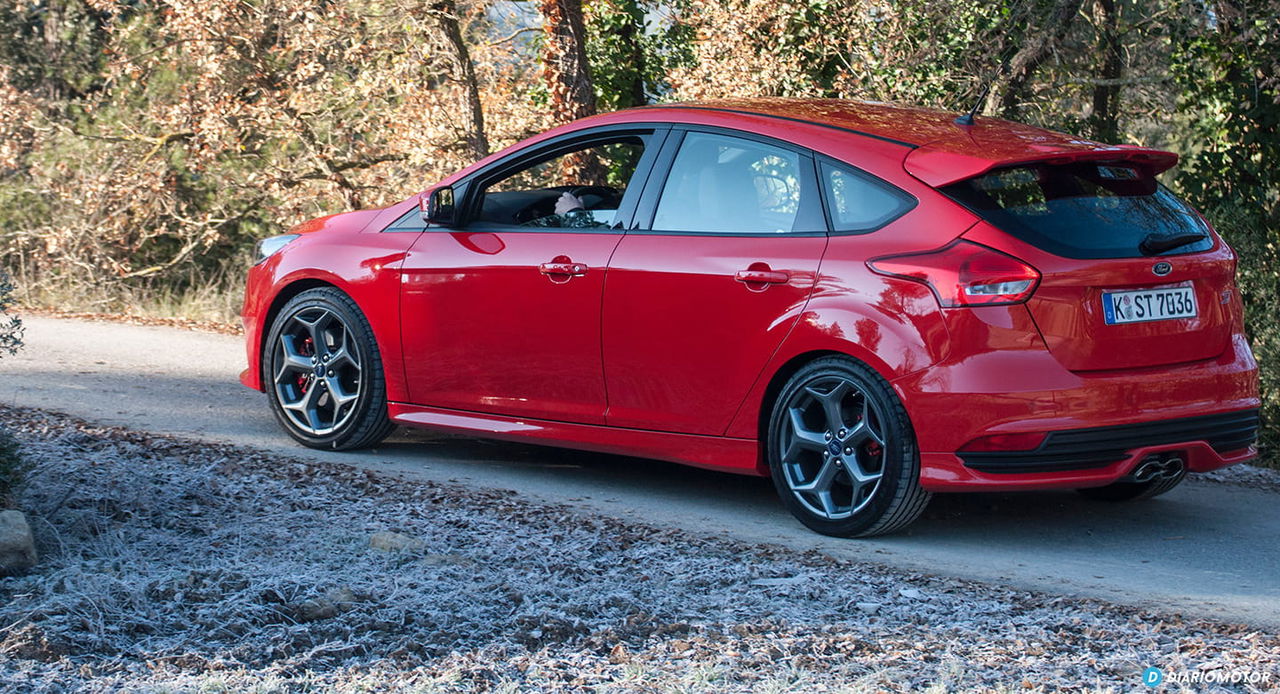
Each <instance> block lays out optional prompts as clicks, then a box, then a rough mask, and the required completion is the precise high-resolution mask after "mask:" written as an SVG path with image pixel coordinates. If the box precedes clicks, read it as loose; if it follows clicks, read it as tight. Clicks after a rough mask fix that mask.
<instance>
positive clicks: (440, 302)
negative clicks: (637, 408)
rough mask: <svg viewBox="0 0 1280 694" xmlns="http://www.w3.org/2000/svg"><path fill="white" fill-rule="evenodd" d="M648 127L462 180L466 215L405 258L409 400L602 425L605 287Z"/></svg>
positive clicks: (554, 149)
mask: <svg viewBox="0 0 1280 694" xmlns="http://www.w3.org/2000/svg"><path fill="white" fill-rule="evenodd" d="M651 137H652V134H651V133H646V132H627V133H621V134H611V135H607V136H605V137H604V139H600V137H599V136H597V137H595V139H592V140H591V141H589V142H579V143H577V144H573V143H571V144H570V145H569V150H570V151H566V146H565V145H563V144H558V145H548V146H540V147H539V151H538V152H535V153H533V154H532V155H531V158H521V159H519V160H518V161H516V162H515V163H514V164H512V163H509V162H508V163H505V164H504V163H503V162H499V164H497V165H496V167H498V168H497V170H496V171H491V172H489V173H485V172H482V173H480V174H478V175H477V177H474V178H472V179H471V180H469V181H467V182H466V183H465V185H466V186H468V187H469V188H470V189H471V191H473V192H472V193H471V194H470V195H467V194H464V200H465V201H464V202H462V204H461V205H460V206H461V207H462V208H463V209H465V210H469V213H468V214H466V217H467V218H466V219H465V220H464V221H463V225H462V226H460V227H459V228H454V229H437V228H428V229H427V230H426V232H425V233H423V234H422V235H421V236H420V237H419V238H418V240H417V242H416V243H415V244H414V246H413V248H412V249H411V250H410V252H409V256H408V258H406V259H405V262H404V266H403V268H404V269H403V273H404V277H403V281H402V287H403V289H402V296H401V322H402V324H403V335H404V338H403V339H404V352H405V363H406V366H405V371H406V377H407V380H408V384H409V392H410V397H411V398H412V400H413V402H414V403H415V404H420V405H427V406H432V407H440V408H448V409H456V410H465V411H469V412H481V413H492V414H500V415H511V416H523V417H531V418H537V419H547V420H556V421H565V422H579V423H595V424H599V423H603V422H604V410H605V387H604V374H603V366H602V363H601V356H600V300H601V293H602V291H603V288H604V284H605V273H606V270H607V268H608V264H609V258H610V256H611V255H612V253H613V251H614V248H615V247H616V246H617V245H618V241H619V240H620V239H621V238H622V224H621V222H622V221H623V220H622V217H626V218H628V219H629V218H630V214H629V213H628V212H627V210H628V209H629V208H634V202H631V198H632V197H634V196H638V195H639V191H638V190H636V191H631V190H630V183H631V178H632V176H633V175H634V174H635V173H636V171H637V170H643V169H642V165H644V166H647V161H648V160H647V159H645V158H644V156H643V155H644V152H645V150H646V145H647V143H648V142H649V141H650V139H651ZM547 147H551V149H550V150H548V149H547ZM650 158H652V157H650ZM504 161H505V160H504ZM459 187H461V186H459Z"/></svg>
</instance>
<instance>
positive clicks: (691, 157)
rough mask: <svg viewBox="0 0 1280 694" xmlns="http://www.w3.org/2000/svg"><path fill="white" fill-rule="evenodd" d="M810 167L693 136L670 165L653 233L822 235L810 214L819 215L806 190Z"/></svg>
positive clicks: (753, 147)
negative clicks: (657, 231)
mask: <svg viewBox="0 0 1280 694" xmlns="http://www.w3.org/2000/svg"><path fill="white" fill-rule="evenodd" d="M807 166H811V164H810V160H809V159H807V158H803V157H801V156H800V155H799V154H797V153H796V152H793V151H791V150H788V149H783V148H781V147H774V146H772V145H768V144H765V143H763V142H758V141H755V140H749V139H744V138H739V137H732V136H728V135H719V134H712V133H702V132H690V133H689V134H687V135H686V136H685V138H684V141H683V142H682V143H681V145H680V151H679V153H678V154H677V155H676V158H675V162H674V163H673V164H672V165H671V173H670V174H668V176H667V181H666V185H665V186H664V187H663V189H662V196H661V197H660V198H659V200H658V208H657V211H656V213H655V215H654V219H653V228H654V229H655V230H662V231H681V232H703V233H722V234H723V233H728V234H778V233H786V232H791V231H818V230H821V227H820V225H821V218H820V217H818V218H816V219H810V217H811V216H812V215H807V214H806V211H807V210H809V209H818V208H816V207H810V206H814V205H817V201H816V200H809V198H812V197H814V195H813V193H812V192H806V190H805V188H806V187H807V185H806V183H805V180H806V178H805V176H804V171H803V170H804V168H805V167H807ZM808 180H809V181H812V170H811V171H810V175H809V177H808ZM808 185H812V183H809V184H808Z"/></svg>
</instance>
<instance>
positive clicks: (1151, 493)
mask: <svg viewBox="0 0 1280 694" xmlns="http://www.w3.org/2000/svg"><path fill="white" fill-rule="evenodd" d="M1186 476H1187V471H1186V470H1183V471H1182V472H1180V473H1178V476H1177V477H1169V478H1161V479H1154V480H1151V481H1149V482H1116V483H1115V484H1108V485H1107V486H1105V487H1088V488H1086V489H1077V490H1076V492H1077V493H1078V494H1080V496H1083V497H1084V498H1086V499H1092V500H1093V501H1113V502H1114V501H1142V500H1144V499H1153V498H1155V497H1157V496H1160V495H1161V494H1164V493H1165V492H1168V491H1169V490H1171V489H1173V488H1174V487H1176V486H1178V485H1179V484H1181V483H1182V480H1183V479H1184V478H1185V477H1186Z"/></svg>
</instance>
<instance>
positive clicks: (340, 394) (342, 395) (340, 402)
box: [325, 376, 360, 419]
mask: <svg viewBox="0 0 1280 694" xmlns="http://www.w3.org/2000/svg"><path fill="white" fill-rule="evenodd" d="M325 383H327V384H328V386H329V397H330V398H332V399H333V416H334V419H337V418H338V413H339V412H340V411H341V410H342V408H344V407H346V406H347V405H349V404H350V403H351V402H352V401H354V400H355V399H356V398H358V397H360V391H359V390H356V392H354V393H348V392H347V391H346V389H345V388H343V387H342V383H341V381H339V380H338V378H337V377H335V376H330V377H329V378H327V379H325Z"/></svg>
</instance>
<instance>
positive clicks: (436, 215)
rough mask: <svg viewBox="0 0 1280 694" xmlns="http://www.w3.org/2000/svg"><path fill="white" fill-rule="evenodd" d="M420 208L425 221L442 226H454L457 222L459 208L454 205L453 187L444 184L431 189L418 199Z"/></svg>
mask: <svg viewBox="0 0 1280 694" xmlns="http://www.w3.org/2000/svg"><path fill="white" fill-rule="evenodd" d="M418 209H419V211H421V213H422V219H423V221H425V222H427V223H428V224H439V225H440V226H446V227H447V226H453V225H454V224H456V223H457V208H455V207H454V205H453V188H450V187H449V186H444V187H442V188H436V189H435V190H433V191H431V195H424V196H423V197H421V198H419V199H418Z"/></svg>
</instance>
